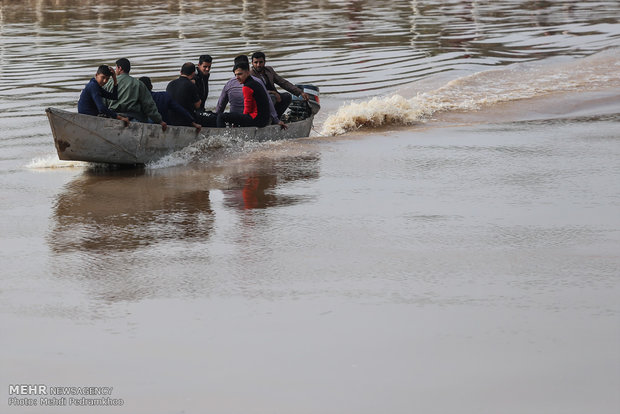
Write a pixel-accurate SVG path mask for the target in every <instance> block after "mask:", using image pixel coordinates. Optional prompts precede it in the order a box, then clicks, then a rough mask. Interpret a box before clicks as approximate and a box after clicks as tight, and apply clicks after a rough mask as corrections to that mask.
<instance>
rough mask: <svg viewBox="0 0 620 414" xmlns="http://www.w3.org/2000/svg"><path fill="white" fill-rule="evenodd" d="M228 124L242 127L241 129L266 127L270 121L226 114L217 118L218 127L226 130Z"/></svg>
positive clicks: (243, 115)
mask: <svg viewBox="0 0 620 414" xmlns="http://www.w3.org/2000/svg"><path fill="white" fill-rule="evenodd" d="M226 124H229V125H234V126H240V127H249V126H255V127H264V126H267V125H268V124H269V120H267V121H265V120H261V119H259V118H252V117H251V116H250V115H246V114H239V113H236V114H235V113H230V112H224V113H223V114H218V116H217V127H218V128H224V127H225V126H226Z"/></svg>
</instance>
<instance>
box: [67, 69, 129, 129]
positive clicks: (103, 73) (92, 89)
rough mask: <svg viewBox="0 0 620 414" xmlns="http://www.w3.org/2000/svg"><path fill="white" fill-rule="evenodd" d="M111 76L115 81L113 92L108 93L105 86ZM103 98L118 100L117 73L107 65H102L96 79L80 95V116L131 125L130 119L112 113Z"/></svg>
mask: <svg viewBox="0 0 620 414" xmlns="http://www.w3.org/2000/svg"><path fill="white" fill-rule="evenodd" d="M110 76H112V78H113V79H114V86H113V88H112V91H111V92H109V91H106V90H105V89H103V86H104V85H105V84H106V83H108V80H109V79H110ZM103 98H106V99H110V100H117V99H118V83H117V81H116V73H114V70H113V69H112V68H110V67H109V66H107V65H101V66H99V68H98V69H97V73H96V74H95V77H94V78H92V79H91V80H90V82H88V83H87V84H86V86H85V87H84V89H83V90H82V93H81V94H80V100H79V101H78V112H79V113H80V114H86V115H94V116H107V117H108V118H115V119H120V120H121V121H123V122H125V125H129V118H127V117H124V116H122V115H120V114H117V113H116V112H114V111H111V110H110V109H109V108H108V107H107V106H105V104H104V102H103Z"/></svg>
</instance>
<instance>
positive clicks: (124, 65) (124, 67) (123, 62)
mask: <svg viewBox="0 0 620 414" xmlns="http://www.w3.org/2000/svg"><path fill="white" fill-rule="evenodd" d="M130 70H131V63H129V59H126V58H120V59H119V60H117V61H116V74H117V75H119V74H121V73H129V71H130Z"/></svg>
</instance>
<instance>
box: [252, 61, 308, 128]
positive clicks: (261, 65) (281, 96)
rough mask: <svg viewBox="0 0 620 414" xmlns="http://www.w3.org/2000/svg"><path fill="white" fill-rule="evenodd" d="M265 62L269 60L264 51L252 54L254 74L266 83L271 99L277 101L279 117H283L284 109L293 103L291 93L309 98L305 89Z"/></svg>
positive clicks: (276, 106)
mask: <svg viewBox="0 0 620 414" xmlns="http://www.w3.org/2000/svg"><path fill="white" fill-rule="evenodd" d="M265 62H267V59H266V57H265V54H264V53H263V52H254V53H253V54H252V75H254V76H256V77H258V78H260V79H262V81H263V82H264V83H265V86H266V87H267V90H268V91H269V94H270V95H271V99H273V100H274V102H275V104H274V106H275V108H276V112H277V114H278V117H281V116H282V114H283V113H284V111H286V108H288V106H289V105H290V104H291V102H292V100H293V97H292V96H291V93H292V94H293V95H295V96H301V97H303V98H304V99H305V100H306V101H307V100H308V99H309V97H308V95H307V94H306V93H305V92H304V91H302V90H301V89H299V88H298V87H297V86H295V85H293V84H292V83H291V82H289V81H287V80H286V79H284V78H283V77H282V76H280V75H278V74H277V73H276V71H275V70H274V69H273V68H272V67H271V66H265ZM275 85H278V86H280V87H281V88H283V89H285V90H287V91H288V92H290V93H287V92H278V91H277V90H276V86H275Z"/></svg>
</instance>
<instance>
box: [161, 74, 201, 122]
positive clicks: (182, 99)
mask: <svg viewBox="0 0 620 414" xmlns="http://www.w3.org/2000/svg"><path fill="white" fill-rule="evenodd" d="M194 76H196V65H194V64H193V63H192V62H187V63H185V64H183V66H182V67H181V76H179V77H178V78H177V79H175V80H173V81H171V82H170V83H169V84H168V86H167V87H166V92H168V93H169V94H170V96H171V97H172V99H174V100H175V101H176V103H178V104H179V105H180V106H181V107H182V108H183V109H185V110H186V111H187V112H189V113H190V114H194V113H195V111H196V109H198V108H200V96H199V95H198V90H197V89H196V85H194V82H192V79H194ZM169 115H170V121H171V122H172V125H187V121H186V120H184V119H183V116H182V115H181V114H177V113H175V112H173V113H169Z"/></svg>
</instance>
